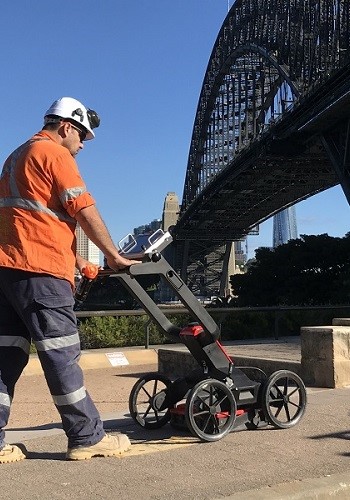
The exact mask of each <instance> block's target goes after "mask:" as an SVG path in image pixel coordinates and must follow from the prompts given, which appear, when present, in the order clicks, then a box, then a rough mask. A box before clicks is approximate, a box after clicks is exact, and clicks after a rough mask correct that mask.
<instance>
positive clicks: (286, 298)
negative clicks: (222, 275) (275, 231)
mask: <svg viewBox="0 0 350 500" xmlns="http://www.w3.org/2000/svg"><path fill="white" fill-rule="evenodd" d="M230 284H231V287H232V291H233V295H235V296H237V299H236V305H237V306H275V305H324V304H346V303H348V302H349V298H350V233H348V234H346V235H345V236H344V238H335V237H331V236H328V234H321V235H317V236H314V235H302V236H300V238H298V239H295V240H290V241H289V242H288V243H286V244H285V245H280V246H278V247H277V248H274V249H269V248H259V249H258V250H256V259H255V261H253V262H251V263H250V266H249V268H248V270H247V273H246V274H239V275H233V276H231V277H230Z"/></svg>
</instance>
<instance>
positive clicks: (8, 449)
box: [0, 444, 26, 464]
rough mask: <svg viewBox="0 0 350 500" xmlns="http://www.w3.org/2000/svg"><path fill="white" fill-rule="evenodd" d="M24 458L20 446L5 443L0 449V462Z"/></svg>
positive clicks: (17, 460) (4, 462)
mask: <svg viewBox="0 0 350 500" xmlns="http://www.w3.org/2000/svg"><path fill="white" fill-rule="evenodd" d="M25 458H26V456H25V454H24V453H23V452H22V450H21V448H19V447H18V446H16V445H15V444H5V446H4V447H3V448H2V450H0V464H9V463H11V462H19V461H20V460H24V459H25Z"/></svg>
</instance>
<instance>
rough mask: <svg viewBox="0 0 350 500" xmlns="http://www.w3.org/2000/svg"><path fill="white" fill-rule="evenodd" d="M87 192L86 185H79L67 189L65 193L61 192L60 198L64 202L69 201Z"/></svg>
mask: <svg viewBox="0 0 350 500" xmlns="http://www.w3.org/2000/svg"><path fill="white" fill-rule="evenodd" d="M83 193H86V187H85V186H84V187H82V186H78V187H72V188H69V189H66V190H65V191H64V192H63V193H61V194H60V200H61V202H62V204H65V203H67V202H68V201H70V200H75V198H78V196H80V195H82V194H83Z"/></svg>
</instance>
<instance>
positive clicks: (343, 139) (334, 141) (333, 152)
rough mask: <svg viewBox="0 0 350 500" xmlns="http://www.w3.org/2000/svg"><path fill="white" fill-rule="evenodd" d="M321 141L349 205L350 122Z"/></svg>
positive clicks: (323, 137) (324, 136) (323, 136)
mask: <svg viewBox="0 0 350 500" xmlns="http://www.w3.org/2000/svg"><path fill="white" fill-rule="evenodd" d="M321 140H322V144H323V146H324V148H325V150H326V152H327V154H328V156H329V158H330V160H331V162H332V165H333V167H334V170H335V171H336V173H337V175H338V177H339V181H340V184H341V187H342V188H343V191H344V194H345V196H346V199H347V200H348V203H349V205H350V120H346V121H345V122H344V123H343V125H342V127H341V131H339V128H338V127H337V128H336V131H335V132H332V131H329V132H327V133H325V134H323V135H322V136H321Z"/></svg>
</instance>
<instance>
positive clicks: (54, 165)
mask: <svg viewBox="0 0 350 500" xmlns="http://www.w3.org/2000/svg"><path fill="white" fill-rule="evenodd" d="M94 204H95V200H94V199H93V197H92V196H91V194H90V193H88V192H87V191H86V187H85V184H84V182H83V180H82V178H81V176H80V174H79V170H78V166H77V164H76V162H75V160H74V158H73V157H72V156H71V154H70V152H69V151H68V149H67V148H65V147H63V146H61V145H60V144H58V143H57V142H56V140H55V139H54V136H53V135H52V134H50V132H49V131H44V130H42V131H41V132H38V133H37V134H36V135H34V136H33V137H32V138H31V139H29V141H27V142H26V143H25V144H22V146H19V148H17V149H16V150H15V151H14V152H13V153H12V154H11V155H10V156H9V157H8V158H7V160H6V162H5V164H4V167H3V170H2V173H1V176H0V266H4V267H9V268H13V269H22V270H26V271H32V272H36V273H43V274H51V275H53V276H56V277H58V278H63V279H66V280H68V281H70V282H71V283H72V285H74V268H75V258H76V235H75V228H76V220H75V215H76V214H77V213H78V212H79V210H81V209H82V208H84V207H88V206H91V205H94Z"/></svg>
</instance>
